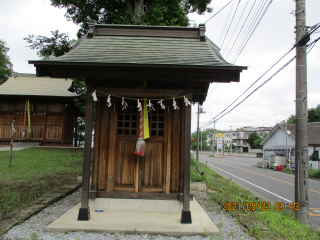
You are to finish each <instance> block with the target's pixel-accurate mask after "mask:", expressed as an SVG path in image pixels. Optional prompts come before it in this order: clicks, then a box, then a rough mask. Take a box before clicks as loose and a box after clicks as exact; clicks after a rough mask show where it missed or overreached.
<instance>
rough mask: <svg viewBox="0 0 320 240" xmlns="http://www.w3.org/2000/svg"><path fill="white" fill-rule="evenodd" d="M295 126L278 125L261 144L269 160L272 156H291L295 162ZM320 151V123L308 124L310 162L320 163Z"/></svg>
mask: <svg viewBox="0 0 320 240" xmlns="http://www.w3.org/2000/svg"><path fill="white" fill-rule="evenodd" d="M295 134H296V126H295V124H287V127H286V125H285V124H277V125H275V126H274V127H273V128H272V130H271V131H270V133H269V134H268V135H267V136H266V137H265V138H264V139H263V140H262V141H261V142H260V145H262V146H263V152H264V155H265V158H266V159H267V158H268V156H269V155H270V154H283V155H287V153H288V155H289V153H290V157H291V156H292V157H291V159H293V160H294V153H295V142H296V141H295ZM319 151H320V122H315V123H308V156H309V160H317V161H319Z"/></svg>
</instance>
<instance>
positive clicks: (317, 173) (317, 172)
mask: <svg viewBox="0 0 320 240" xmlns="http://www.w3.org/2000/svg"><path fill="white" fill-rule="evenodd" d="M309 178H320V168H318V169H312V168H309Z"/></svg>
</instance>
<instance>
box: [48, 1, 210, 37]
mask: <svg viewBox="0 0 320 240" xmlns="http://www.w3.org/2000/svg"><path fill="white" fill-rule="evenodd" d="M210 1H211V0H183V1H181V0H161V1H160V0H124V1H115V0H111V1H106V0H95V1H86V0H51V4H52V5H53V6H55V7H58V8H66V10H67V12H66V14H65V17H66V18H67V20H68V21H73V22H74V23H76V24H80V29H79V31H78V37H79V38H80V37H81V36H83V35H84V34H85V33H86V32H87V30H88V22H89V21H90V20H95V21H97V22H98V23H106V24H128V25H132V24H136V25H158V26H188V17H187V14H188V13H190V12H197V13H198V14H202V13H204V12H206V11H207V12H211V11H212V9H211V8H210V7H208V4H209V3H210Z"/></svg>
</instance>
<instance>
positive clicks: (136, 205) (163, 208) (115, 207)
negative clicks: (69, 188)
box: [89, 198, 183, 213]
mask: <svg viewBox="0 0 320 240" xmlns="http://www.w3.org/2000/svg"><path fill="white" fill-rule="evenodd" d="M89 206H90V209H92V211H95V210H96V209H102V210H103V212H137V213H181V209H182V207H183V203H182V202H180V201H177V200H149V199H118V198H96V199H94V200H91V199H89Z"/></svg>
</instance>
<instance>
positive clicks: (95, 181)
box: [91, 97, 102, 191]
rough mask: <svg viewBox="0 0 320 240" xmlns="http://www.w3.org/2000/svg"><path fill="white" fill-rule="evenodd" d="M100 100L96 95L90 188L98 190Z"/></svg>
mask: <svg viewBox="0 0 320 240" xmlns="http://www.w3.org/2000/svg"><path fill="white" fill-rule="evenodd" d="M101 101H102V98H101V97H98V102H96V122H95V130H94V149H93V151H94V153H93V163H92V185H91V190H92V191H97V190H98V171H99V150H100V133H101V106H102V104H101Z"/></svg>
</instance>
